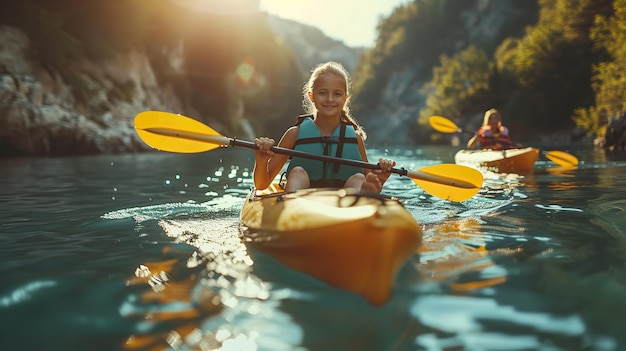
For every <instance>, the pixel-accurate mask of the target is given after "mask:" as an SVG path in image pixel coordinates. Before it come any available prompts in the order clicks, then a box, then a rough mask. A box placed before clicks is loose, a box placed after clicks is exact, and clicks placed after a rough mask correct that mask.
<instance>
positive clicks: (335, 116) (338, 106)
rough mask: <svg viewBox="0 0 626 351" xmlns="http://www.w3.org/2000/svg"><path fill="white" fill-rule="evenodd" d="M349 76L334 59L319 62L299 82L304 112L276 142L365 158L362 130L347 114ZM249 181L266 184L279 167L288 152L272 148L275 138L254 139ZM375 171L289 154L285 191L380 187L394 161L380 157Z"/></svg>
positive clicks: (259, 186)
mask: <svg viewBox="0 0 626 351" xmlns="http://www.w3.org/2000/svg"><path fill="white" fill-rule="evenodd" d="M349 89H350V76H349V74H348V72H347V71H346V69H345V68H344V67H343V66H342V65H341V64H340V63H337V62H332V61H331V62H327V63H323V64H320V65H318V66H317V67H316V68H315V69H314V70H313V71H312V73H311V76H310V78H309V80H308V81H307V82H306V83H305V84H304V87H303V89H302V90H303V101H302V103H303V107H304V109H305V111H306V112H307V113H309V114H308V115H303V116H300V117H299V118H298V123H297V124H296V125H294V126H292V127H291V128H289V129H287V131H286V132H285V133H284V134H283V136H282V138H281V139H280V141H279V142H278V146H279V147H282V148H287V149H293V150H298V151H303V152H307V153H311V154H318V155H326V156H332V157H341V158H346V159H354V160H358V161H363V162H368V161H367V153H366V149H365V144H364V140H365V138H366V134H365V131H364V130H363V128H361V126H360V125H359V124H358V123H357V122H356V120H355V119H354V118H353V117H352V116H351V115H350V109H349V107H348V101H349V98H350V94H349ZM254 142H255V144H256V145H257V146H258V150H256V151H255V153H254V156H255V163H254V186H255V187H256V188H257V189H265V188H267V187H268V186H269V185H270V184H271V183H272V181H273V180H274V179H275V177H276V176H277V175H278V173H279V172H280V171H281V169H282V168H283V166H284V164H285V162H287V159H288V158H289V156H287V155H284V154H276V153H274V152H272V151H271V147H272V146H274V144H275V140H274V139H272V138H267V137H260V138H256V139H254ZM378 164H379V167H380V169H378V170H370V169H363V168H359V167H353V166H346V165H343V164H339V163H331V162H323V161H316V160H310V159H307V158H301V157H295V156H294V157H292V158H291V160H290V162H289V167H288V168H287V172H286V173H287V185H286V188H285V190H286V191H295V190H298V189H303V188H309V187H315V188H323V187H332V188H341V187H344V188H355V189H357V190H359V191H367V192H376V193H379V192H380V191H381V190H382V187H383V184H384V182H385V181H386V180H387V178H389V176H390V175H391V172H390V171H391V169H392V168H393V167H394V166H395V165H396V163H395V162H394V161H391V160H388V159H384V158H381V159H379V162H378Z"/></svg>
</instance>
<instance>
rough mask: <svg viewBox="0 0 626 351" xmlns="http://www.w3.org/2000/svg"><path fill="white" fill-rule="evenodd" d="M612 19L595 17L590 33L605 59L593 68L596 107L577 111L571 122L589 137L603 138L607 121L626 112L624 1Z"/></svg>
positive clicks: (617, 3) (618, 3) (616, 4)
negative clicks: (605, 53) (603, 53)
mask: <svg viewBox="0 0 626 351" xmlns="http://www.w3.org/2000/svg"><path fill="white" fill-rule="evenodd" d="M613 8H614V15H612V16H598V17H597V18H596V21H595V26H594V27H593V29H592V31H591V39H592V40H593V42H594V44H595V45H596V48H598V49H599V50H605V51H606V52H607V53H608V57H609V58H608V59H607V60H606V61H603V62H599V63H597V64H595V65H594V66H593V72H594V75H593V91H594V93H595V106H591V107H588V108H580V109H577V110H576V111H575V113H574V116H573V120H574V122H575V123H576V125H577V126H579V127H581V128H582V129H584V130H585V132H586V133H587V135H589V136H599V137H602V136H604V133H605V130H606V124H607V122H608V119H609V118H611V117H616V116H619V115H621V114H622V113H623V112H624V111H626V0H615V2H614V3H613Z"/></svg>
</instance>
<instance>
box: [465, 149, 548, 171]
mask: <svg viewBox="0 0 626 351" xmlns="http://www.w3.org/2000/svg"><path fill="white" fill-rule="evenodd" d="M537 159H539V149H536V148H533V147H526V148H522V149H508V150H460V151H459V152H457V153H456V154H455V155H454V162H455V163H456V164H459V165H465V166H474V167H483V168H487V169H489V170H492V171H494V172H497V173H528V172H532V170H533V168H534V167H535V162H536V161H537Z"/></svg>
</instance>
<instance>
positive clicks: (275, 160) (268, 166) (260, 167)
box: [253, 127, 298, 189]
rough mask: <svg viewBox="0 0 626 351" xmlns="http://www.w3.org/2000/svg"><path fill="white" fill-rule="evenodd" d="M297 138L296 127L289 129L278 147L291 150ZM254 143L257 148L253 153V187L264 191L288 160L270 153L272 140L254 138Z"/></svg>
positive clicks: (283, 156) (287, 157)
mask: <svg viewBox="0 0 626 351" xmlns="http://www.w3.org/2000/svg"><path fill="white" fill-rule="evenodd" d="M297 137H298V127H291V128H289V129H288V130H287V131H286V132H285V134H283V136H282V138H281V139H280V141H279V143H278V146H279V147H282V148H286V149H293V146H294V145H295V143H296V138H297ZM254 143H255V144H256V145H257V146H258V147H259V149H258V150H255V151H254V171H253V175H254V187H255V188H257V189H266V188H267V187H268V186H270V185H271V184H272V181H273V180H274V178H276V176H277V175H278V173H279V172H280V170H281V169H282V168H283V166H284V165H285V162H287V160H288V159H289V156H288V155H283V154H276V153H274V152H273V151H271V150H270V149H271V147H272V146H274V144H275V141H274V139H270V138H256V139H254Z"/></svg>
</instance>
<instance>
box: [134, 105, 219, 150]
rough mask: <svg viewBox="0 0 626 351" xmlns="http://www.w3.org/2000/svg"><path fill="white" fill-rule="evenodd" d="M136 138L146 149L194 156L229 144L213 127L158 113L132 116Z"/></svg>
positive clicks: (149, 112) (142, 113)
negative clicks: (192, 154) (133, 117)
mask: <svg viewBox="0 0 626 351" xmlns="http://www.w3.org/2000/svg"><path fill="white" fill-rule="evenodd" d="M135 130H136V131H137V135H139V137H140V138H141V140H143V141H144V142H145V143H146V144H148V145H149V146H151V147H153V148H155V149H157V150H162V151H170V152H181V153H196V152H204V151H210V150H213V149H216V148H218V147H220V146H223V145H228V140H229V139H228V138H225V137H222V136H221V135H220V133H218V132H216V131H215V130H213V128H211V127H209V126H207V125H205V124H203V123H202V122H199V121H196V120H195V119H193V118H189V117H185V116H181V115H177V114H174V113H169V112H161V111H145V112H141V113H139V114H138V115H137V116H135Z"/></svg>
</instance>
